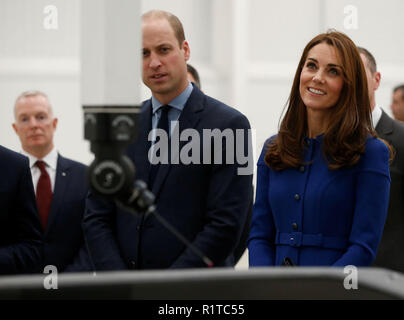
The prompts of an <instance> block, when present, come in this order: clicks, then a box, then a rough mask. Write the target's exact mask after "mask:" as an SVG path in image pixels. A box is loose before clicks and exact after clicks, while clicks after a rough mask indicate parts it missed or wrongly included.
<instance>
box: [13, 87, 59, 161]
mask: <svg viewBox="0 0 404 320" xmlns="http://www.w3.org/2000/svg"><path fill="white" fill-rule="evenodd" d="M56 125H57V119H56V118H54V117H53V115H52V113H51V110H50V106H49V102H48V100H47V99H46V98H45V97H44V96H42V95H36V96H29V97H23V98H21V99H19V100H18V101H17V103H16V106H15V123H13V128H14V130H15V132H16V133H17V135H18V137H19V138H20V141H21V146H22V148H23V149H24V150H25V151H26V152H28V153H30V154H33V155H37V154H44V155H45V154H47V153H48V152H49V151H51V150H52V148H53V133H54V132H55V130H56Z"/></svg>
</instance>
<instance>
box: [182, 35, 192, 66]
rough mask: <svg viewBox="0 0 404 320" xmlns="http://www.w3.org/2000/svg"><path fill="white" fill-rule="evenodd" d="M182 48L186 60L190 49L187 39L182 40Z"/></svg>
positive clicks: (189, 54) (189, 55)
mask: <svg viewBox="0 0 404 320" xmlns="http://www.w3.org/2000/svg"><path fill="white" fill-rule="evenodd" d="M182 50H184V57H185V61H188V60H189V58H190V57H191V49H190V48H189V44H188V41H186V40H184V41H183V42H182Z"/></svg>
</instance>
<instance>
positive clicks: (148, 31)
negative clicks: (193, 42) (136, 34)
mask: <svg viewBox="0 0 404 320" xmlns="http://www.w3.org/2000/svg"><path fill="white" fill-rule="evenodd" d="M142 33H143V82H144V84H145V85H146V86H148V87H149V88H150V90H151V91H152V93H153V95H154V96H155V97H156V98H157V99H158V100H159V101H160V102H161V103H168V102H170V101H171V100H172V99H174V98H175V97H177V96H178V95H179V94H181V92H182V91H184V90H185V88H186V86H187V85H188V79H187V65H186V62H187V60H188V59H189V56H190V50H189V46H188V43H187V42H186V41H183V43H182V44H181V46H180V44H179V43H178V40H177V38H176V37H175V35H174V31H173V29H172V28H171V25H170V24H169V22H168V21H167V20H166V19H163V18H148V19H146V20H144V21H143V23H142Z"/></svg>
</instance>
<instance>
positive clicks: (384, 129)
mask: <svg viewBox="0 0 404 320" xmlns="http://www.w3.org/2000/svg"><path fill="white" fill-rule="evenodd" d="M376 132H377V133H378V135H379V136H380V137H381V138H382V139H386V140H387V141H388V142H391V141H390V136H391V135H392V134H393V119H391V118H390V117H389V116H388V115H387V114H386V113H385V112H384V110H382V116H381V117H380V120H379V122H378V123H377V126H376Z"/></svg>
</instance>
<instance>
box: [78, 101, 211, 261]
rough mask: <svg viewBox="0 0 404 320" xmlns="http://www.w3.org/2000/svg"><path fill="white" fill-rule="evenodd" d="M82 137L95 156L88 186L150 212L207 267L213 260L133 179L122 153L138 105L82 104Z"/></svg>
mask: <svg viewBox="0 0 404 320" xmlns="http://www.w3.org/2000/svg"><path fill="white" fill-rule="evenodd" d="M83 109H84V138H85V139H86V140H89V141H90V150H91V151H92V152H93V153H94V155H95V159H94V161H93V162H92V163H91V165H90V167H89V169H88V179H89V181H90V186H91V188H92V190H93V191H94V192H95V193H97V194H99V195H101V196H104V197H107V198H110V199H113V200H114V201H115V202H116V204H117V205H118V206H119V207H120V208H122V209H124V210H126V211H129V212H131V213H132V214H133V215H140V214H144V215H150V214H152V215H153V216H154V217H155V218H156V219H157V220H158V221H159V222H160V223H161V224H162V225H163V226H164V227H165V228H167V229H168V230H169V231H170V232H171V233H172V234H173V235H174V236H175V237H176V238H177V239H178V240H179V241H181V242H182V243H183V244H184V245H185V246H186V247H187V248H189V249H190V250H191V251H192V252H193V253H194V254H195V255H197V256H198V257H199V258H200V259H201V260H202V261H203V262H204V263H205V265H206V266H208V267H213V266H214V264H213V261H212V260H211V259H209V258H208V257H207V256H206V255H204V254H203V252H202V251H200V250H199V249H198V248H197V247H196V246H194V245H193V244H192V243H191V242H190V241H189V240H188V239H186V238H185V237H184V236H183V235H182V234H181V233H180V232H179V231H178V230H176V229H175V227H174V226H172V225H171V224H170V223H169V222H168V221H167V220H166V219H164V217H162V216H161V215H160V214H159V213H158V212H157V210H156V206H155V204H154V202H155V196H154V194H153V193H152V192H151V191H149V190H148V188H147V185H146V183H145V182H143V181H141V180H136V181H134V180H135V166H134V165H133V163H132V161H131V160H130V159H129V158H128V157H127V156H126V155H125V150H126V147H127V146H128V145H129V143H131V142H132V141H134V140H135V139H136V137H137V130H136V128H137V124H138V121H139V113H140V106H83Z"/></svg>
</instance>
